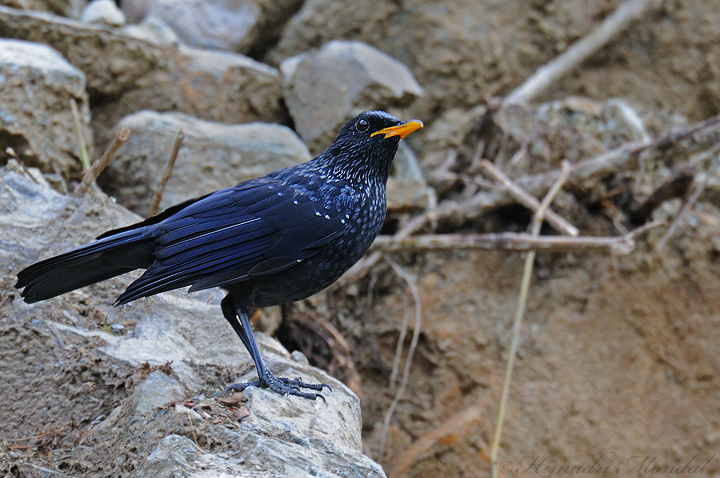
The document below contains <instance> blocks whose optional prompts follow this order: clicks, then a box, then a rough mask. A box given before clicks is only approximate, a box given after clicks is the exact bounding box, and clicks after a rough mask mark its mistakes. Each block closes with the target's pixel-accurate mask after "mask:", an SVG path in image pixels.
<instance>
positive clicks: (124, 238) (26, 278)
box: [15, 229, 155, 304]
mask: <svg viewBox="0 0 720 478" xmlns="http://www.w3.org/2000/svg"><path fill="white" fill-rule="evenodd" d="M154 243H155V241H154V239H153V238H152V237H147V235H146V234H144V231H143V230H142V229H135V230H130V231H127V232H121V233H119V234H117V235H112V236H110V237H106V238H104V239H100V240H99V241H97V242H93V243H92V244H88V245H86V246H82V247H79V248H77V249H75V250H72V251H70V252H66V253H65V254H61V255H59V256H55V257H51V258H50V259H46V260H44V261H42V262H38V263H37V264H33V265H31V266H30V267H28V268H26V269H24V270H23V271H21V272H20V273H19V274H18V282H17V284H16V285H15V287H17V288H18V289H20V288H23V287H24V288H25V289H24V290H23V291H22V293H21V295H22V297H23V298H24V299H25V302H27V303H29V304H31V303H33V302H38V301H41V300H45V299H50V298H52V297H55V296H57V295H60V294H64V293H66V292H70V291H72V290H75V289H79V288H80V287H85V286H87V285H90V284H95V283H96V282H100V281H103V280H106V279H110V278H111V277H115V276H118V275H120V274H125V273H126V272H130V271H134V270H135V269H147V268H148V267H149V266H150V264H152V263H153V249H154V247H155V244H154Z"/></svg>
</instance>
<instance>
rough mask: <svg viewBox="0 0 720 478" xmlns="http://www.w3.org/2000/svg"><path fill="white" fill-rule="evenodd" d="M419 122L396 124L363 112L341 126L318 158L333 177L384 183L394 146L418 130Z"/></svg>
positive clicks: (377, 113) (390, 118)
mask: <svg viewBox="0 0 720 478" xmlns="http://www.w3.org/2000/svg"><path fill="white" fill-rule="evenodd" d="M422 127H423V124H422V121H419V120H410V121H400V120H399V119H397V118H395V117H394V116H392V115H390V114H388V113H385V112H384V111H365V112H364V113H360V114H359V115H357V116H356V117H354V118H353V119H351V120H350V121H348V122H347V123H345V125H344V126H343V127H342V129H341V130H340V134H338V137H337V138H336V139H335V141H334V142H333V144H332V145H331V146H330V147H329V148H328V149H327V150H326V151H325V152H324V153H323V154H322V155H321V157H322V159H323V161H324V162H325V161H327V162H328V163H330V164H329V165H330V166H331V169H332V171H333V173H334V174H336V175H338V176H344V177H348V178H350V177H352V178H354V179H357V180H360V181H363V180H371V179H373V178H378V177H379V178H380V179H381V180H382V181H383V182H386V181H387V178H388V175H389V174H390V167H391V166H392V161H393V159H394V158H395V153H397V150H398V144H399V143H400V140H401V139H403V138H404V137H405V136H407V135H408V134H410V133H412V132H413V131H415V130H417V129H419V128H422Z"/></svg>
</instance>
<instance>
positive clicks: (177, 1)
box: [150, 0, 262, 52]
mask: <svg viewBox="0 0 720 478" xmlns="http://www.w3.org/2000/svg"><path fill="white" fill-rule="evenodd" d="M150 14H151V15H153V16H156V17H158V18H160V19H162V20H164V21H165V22H167V23H168V24H169V25H170V26H171V27H172V28H173V30H175V32H177V34H178V36H179V37H180V38H181V39H182V40H183V41H184V42H185V43H186V44H188V45H190V46H192V47H197V48H207V49H211V50H225V51H238V52H248V51H249V50H250V48H251V47H252V42H253V40H255V37H256V32H255V31H254V29H255V25H256V24H257V23H258V20H259V19H260V15H261V14H262V9H261V7H260V5H259V4H258V2H254V1H232V2H230V1H226V0H154V1H152V2H151V4H150Z"/></svg>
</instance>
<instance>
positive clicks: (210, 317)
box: [0, 162, 385, 478]
mask: <svg viewBox="0 0 720 478" xmlns="http://www.w3.org/2000/svg"><path fill="white" fill-rule="evenodd" d="M30 174H32V175H33V177H34V178H35V179H36V180H37V182H34V181H33V180H32V179H31V178H30V177H28V176H27V174H26V173H24V172H23V171H22V169H21V168H19V166H18V165H17V163H14V162H11V163H9V164H8V166H7V167H5V168H3V169H2V170H0V238H2V241H3V242H2V248H0V251H2V255H0V267H3V268H6V270H7V268H8V267H9V268H10V270H11V271H12V272H16V271H18V270H19V269H20V268H21V267H24V266H26V265H28V264H29V263H30V262H32V261H34V260H36V259H37V258H38V256H40V255H42V257H47V256H49V255H52V254H55V253H57V252H60V251H62V250H64V249H67V247H68V243H74V244H73V245H78V244H81V243H84V242H86V241H87V240H88V236H93V235H97V234H98V233H100V232H102V231H104V230H105V229H106V228H108V227H113V226H114V227H117V226H121V225H123V224H127V223H129V222H131V221H134V220H136V219H137V216H135V215H134V214H132V213H130V212H128V211H126V210H124V209H123V208H122V207H121V206H119V205H117V204H115V203H113V202H111V201H109V200H108V198H107V197H106V196H105V195H104V194H102V193H101V192H91V193H90V194H88V195H87V196H86V197H85V198H83V199H77V198H69V197H66V196H61V195H59V194H58V193H56V192H55V191H53V190H52V189H50V188H49V186H48V185H47V183H45V182H44V181H43V179H42V176H41V175H40V174H39V173H37V171H36V170H31V171H30ZM130 279H132V278H131V277H124V278H115V279H112V280H110V281H107V282H105V283H103V284H99V285H95V286H91V290H90V291H89V292H88V293H86V292H85V291H78V292H74V293H70V294H66V295H64V296H61V297H57V298H54V299H51V300H48V301H44V302H40V303H37V304H25V303H24V302H22V301H21V300H19V298H17V295H16V296H15V297H16V298H15V299H14V300H12V299H11V300H10V301H8V302H6V303H5V305H4V307H5V309H4V310H3V313H4V314H5V313H7V314H10V316H12V317H17V320H19V321H28V322H29V318H30V317H37V318H38V326H42V327H50V328H51V329H54V330H55V331H56V332H57V337H62V336H63V335H66V334H79V335H82V336H97V337H100V338H102V339H104V340H105V342H106V345H105V346H104V347H102V350H104V352H105V353H107V354H108V355H109V356H111V357H114V358H115V359H117V360H121V361H126V362H128V363H129V364H131V365H134V366H137V365H140V364H143V363H145V362H148V363H149V364H151V365H162V364H164V363H166V362H167V361H168V360H173V363H172V370H173V371H174V372H175V373H176V374H177V376H178V378H179V381H177V380H175V379H174V378H172V377H169V376H167V375H165V373H164V372H161V371H156V372H153V373H151V374H150V375H148V377H146V378H145V379H144V381H143V383H141V384H139V385H138V386H137V387H136V388H135V390H134V392H133V393H132V394H131V395H130V397H129V398H127V399H126V400H125V401H124V402H123V403H122V404H121V405H119V406H118V407H117V408H116V409H115V410H113V412H112V413H111V414H110V416H109V417H108V418H106V419H105V420H104V421H102V422H100V423H99V424H97V425H96V426H95V431H96V433H99V434H104V435H102V436H107V437H108V439H110V437H112V439H113V440H115V441H118V440H122V442H123V443H128V444H129V445H132V446H133V447H134V448H137V449H150V450H153V449H154V451H153V452H152V453H150V454H149V456H147V458H146V459H144V460H141V461H140V463H138V465H137V476H146V477H149V476H153V477H157V476H167V477H170V476H194V477H211V476H213V477H215V476H261V477H262V476H278V477H306V476H318V477H327V478H330V477H337V476H343V477H358V478H360V477H373V478H383V477H384V476H385V475H384V473H383V471H382V469H381V468H380V466H379V465H377V464H376V463H374V462H373V461H371V460H370V459H369V458H368V457H366V456H365V455H363V454H362V451H361V448H362V442H361V436H360V431H361V422H360V416H361V415H360V403H359V400H358V398H357V397H356V396H355V395H354V394H353V393H352V392H351V391H350V390H349V389H348V388H347V387H345V386H344V385H343V384H342V383H340V382H338V381H337V380H335V379H334V378H332V377H330V376H328V375H327V374H325V373H324V372H322V371H320V370H318V369H315V368H313V367H310V366H308V365H307V364H306V363H305V361H304V360H299V361H296V360H294V359H293V357H292V356H291V355H290V354H289V353H288V352H287V350H285V349H284V348H283V347H282V346H281V345H280V344H279V343H278V342H277V341H275V340H274V339H271V338H269V337H267V336H266V335H264V334H260V333H259V334H257V338H258V344H259V347H260V349H261V350H262V352H263V354H264V357H265V359H266V361H267V363H268V366H269V367H270V368H271V369H272V370H273V371H274V372H275V373H277V374H279V375H281V376H290V377H301V378H302V379H303V380H305V381H316V382H317V381H320V382H323V383H327V384H328V385H329V386H330V387H332V389H333V391H332V392H328V391H326V392H324V395H325V397H326V399H327V402H323V401H322V400H317V401H311V400H306V399H302V398H299V397H283V396H280V395H278V394H276V393H273V392H268V391H267V390H265V389H258V388H255V387H250V388H248V389H246V391H245V395H246V396H247V398H248V399H249V401H248V402H247V407H248V409H249V412H250V415H249V416H247V417H245V418H244V419H243V420H242V421H240V422H237V421H234V422H229V421H227V420H226V421H222V420H221V422H222V423H214V421H209V420H206V418H204V417H203V416H202V414H200V413H196V412H195V411H192V410H189V409H187V410H186V409H185V408H182V407H179V408H178V409H177V410H172V409H170V410H167V409H166V410H158V409H157V407H158V406H161V405H165V404H166V403H167V402H168V401H170V402H172V401H179V400H180V399H182V398H184V396H185V394H184V388H183V387H187V388H188V389H189V390H196V391H197V390H200V388H199V387H201V386H202V385H201V384H202V383H203V382H202V378H201V377H200V376H199V375H198V371H197V370H198V368H197V367H199V366H225V367H227V366H230V365H231V364H233V363H234V364H237V363H240V362H242V363H244V365H245V367H248V366H249V365H250V363H251V362H250V359H249V356H248V355H247V354H246V353H245V352H244V350H243V349H242V347H241V346H240V345H239V339H237V337H236V336H235V334H234V332H233V331H232V328H231V327H230V326H229V325H228V324H227V323H226V321H225V320H224V319H223V318H222V315H221V313H220V308H219V306H218V303H217V302H218V300H217V299H218V297H216V295H214V294H209V295H208V294H206V295H202V294H193V295H192V296H187V295H186V294H185V293H183V292H181V291H174V292H170V293H165V294H161V295H159V296H156V297H151V298H148V299H144V300H140V301H137V302H135V303H133V304H132V305H131V306H124V307H121V308H118V309H117V311H116V312H114V314H115V317H111V320H112V321H113V322H114V323H119V322H122V323H133V322H137V324H136V325H135V327H134V330H133V333H132V334H126V335H122V336H117V335H112V334H108V333H106V332H104V331H103V330H101V329H97V328H94V329H93V328H88V327H87V324H83V323H80V324H78V325H66V324H64V323H62V322H56V321H55V319H54V318H56V317H58V315H59V314H58V313H57V311H58V310H61V309H63V308H65V307H71V306H72V304H76V303H77V301H78V299H80V298H82V300H83V303H85V304H87V306H88V307H102V306H103V304H106V303H107V302H109V301H110V300H112V298H113V297H114V296H116V295H117V294H118V293H119V291H120V290H121V288H122V287H123V286H124V285H125V284H127V282H128V281H129V280H130ZM210 302H212V303H210ZM83 320H84V319H83ZM84 325H85V326H84ZM253 378H255V374H254V372H251V373H248V374H246V375H244V376H242V377H239V381H247V380H252V379H253ZM19 379H20V377H19ZM191 393H193V392H191ZM194 393H197V392H194ZM78 399H83V397H78ZM204 400H206V401H209V402H212V403H216V402H214V399H204ZM216 406H218V407H220V405H218V404H216ZM203 413H204V412H203ZM190 424H193V426H194V427H195V429H197V432H198V434H200V433H202V434H203V435H204V436H205V437H207V439H208V440H212V441H213V443H215V444H217V446H215V449H216V450H218V451H217V452H216V453H203V452H202V450H200V448H199V447H197V446H196V445H195V444H194V443H193V442H192V441H191V440H189V439H187V438H184V437H181V436H179V435H181V434H182V435H185V434H187V433H188V431H187V428H185V427H187V426H189V425H190ZM200 427H202V429H200ZM192 433H194V432H192ZM149 440H152V441H150V442H149ZM155 440H156V441H155ZM223 444H224V445H223ZM112 449H113V450H124V448H123V447H115V448H112ZM231 455H232V456H231Z"/></svg>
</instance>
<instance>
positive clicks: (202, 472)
mask: <svg viewBox="0 0 720 478" xmlns="http://www.w3.org/2000/svg"><path fill="white" fill-rule="evenodd" d="M138 476H139V477H153V478H171V477H175V476H183V477H187V478H277V477H279V476H280V475H277V474H270V473H263V472H258V471H255V470H248V469H247V468H246V467H245V466H244V465H243V464H242V462H240V460H232V459H227V458H221V457H220V456H218V455H214V454H211V453H203V451H202V450H200V448H199V447H198V446H197V445H196V444H195V443H193V442H192V440H190V439H188V438H185V437H183V436H179V435H168V436H166V437H165V438H163V440H162V441H161V442H160V444H159V445H158V446H157V448H155V450H153V452H152V453H151V454H150V455H149V456H148V457H147V462H146V463H145V467H144V468H143V469H142V470H141V471H140V472H139V473H138Z"/></svg>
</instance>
